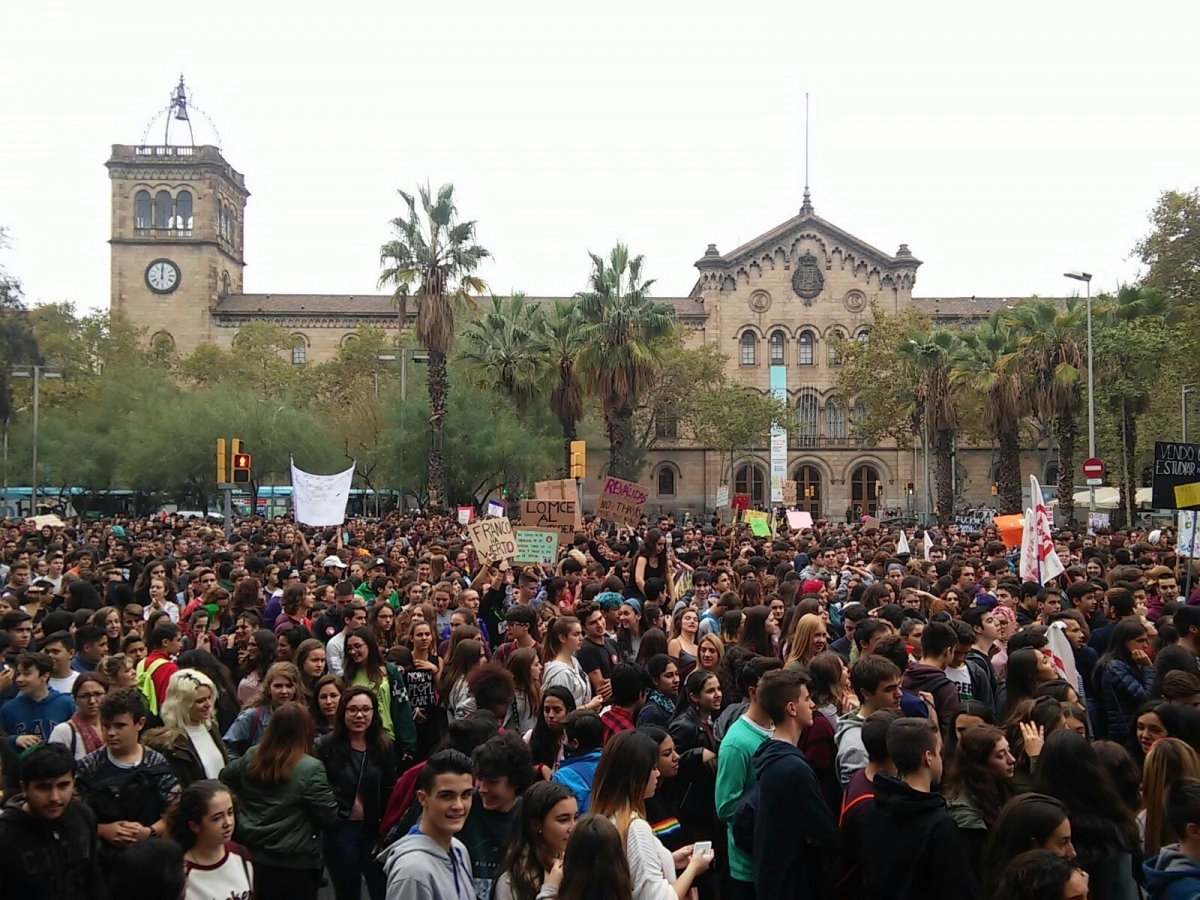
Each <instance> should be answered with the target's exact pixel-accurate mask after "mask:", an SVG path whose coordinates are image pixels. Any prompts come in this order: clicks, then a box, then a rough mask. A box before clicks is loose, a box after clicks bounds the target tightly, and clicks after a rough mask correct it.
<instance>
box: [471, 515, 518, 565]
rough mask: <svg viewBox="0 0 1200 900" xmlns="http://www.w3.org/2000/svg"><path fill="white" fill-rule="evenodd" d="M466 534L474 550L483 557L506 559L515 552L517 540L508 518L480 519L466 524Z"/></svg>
mask: <svg viewBox="0 0 1200 900" xmlns="http://www.w3.org/2000/svg"><path fill="white" fill-rule="evenodd" d="M467 534H468V535H470V537H471V543H472V544H473V545H474V546H475V552H476V553H478V554H479V555H480V556H482V557H483V558H484V559H490V560H497V559H508V558H509V557H511V556H512V555H513V554H514V553H516V552H517V541H516V538H514V537H513V529H512V525H511V524H509V521H508V519H480V520H479V521H478V522H472V523H471V524H470V525H468V526H467Z"/></svg>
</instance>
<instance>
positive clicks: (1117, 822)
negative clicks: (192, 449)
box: [0, 513, 1200, 900]
mask: <svg viewBox="0 0 1200 900" xmlns="http://www.w3.org/2000/svg"><path fill="white" fill-rule="evenodd" d="M900 537H901V533H900V531H899V529H898V528H888V527H887V526H884V527H882V528H881V527H878V526H872V527H868V526H867V525H865V524H863V523H861V522H849V523H841V522H825V521H822V522H818V523H816V525H815V526H814V527H812V528H807V529H804V530H802V531H798V532H797V531H790V530H788V529H787V528H786V526H784V525H780V526H779V530H778V532H777V533H776V534H774V535H772V536H770V537H765V538H764V537H755V536H753V534H752V533H751V530H750V529H749V528H745V527H743V526H742V525H740V524H738V523H736V522H735V523H732V524H731V523H722V522H720V521H717V520H711V521H704V522H694V521H691V520H688V521H684V522H676V521H675V520H674V519H672V518H670V517H663V518H660V519H657V520H654V521H645V520H643V521H642V522H641V523H640V524H638V525H637V526H634V527H629V526H625V525H622V526H619V527H618V526H615V525H611V524H610V523H602V522H598V521H595V520H591V519H585V522H584V527H583V529H582V530H581V531H580V532H578V533H577V534H575V535H574V537H573V539H572V538H571V536H570V535H564V539H563V541H562V542H561V543H562V545H563V546H562V547H561V550H560V554H559V558H558V560H557V562H556V563H555V564H553V565H549V564H547V565H543V566H520V565H515V564H513V563H512V562H511V561H509V560H487V559H481V558H479V557H478V556H477V554H476V552H475V548H473V547H472V546H471V544H470V541H469V540H468V539H467V536H466V531H465V529H464V528H463V527H462V526H460V525H459V524H458V523H457V522H456V521H455V520H454V519H452V518H449V517H443V516H438V515H428V516H424V515H401V514H398V513H393V514H390V515H388V516H385V517H384V518H383V519H380V520H377V521H369V522H368V521H352V522H350V523H348V524H347V525H346V526H344V527H342V528H327V529H314V528H309V527H304V526H301V525H297V524H295V523H292V522H289V521H284V520H281V519H276V520H274V521H268V520H263V519H247V520H244V521H239V522H237V523H236V528H235V530H234V532H233V534H232V535H231V536H230V537H229V538H226V537H225V536H224V534H223V533H222V532H221V531H220V530H219V529H213V528H212V527H210V525H208V524H206V523H203V522H201V521H199V520H196V519H183V518H176V517H172V516H164V517H159V518H154V519H145V520H136V519H116V520H105V521H99V522H87V521H81V522H74V521H73V522H70V523H68V524H66V525H65V526H64V527H62V528H52V527H49V526H47V527H43V528H41V529H37V528H36V527H34V525H33V523H32V522H25V523H21V522H17V523H7V530H6V531H5V533H4V545H3V550H2V554H0V559H2V560H3V561H2V563H0V582H3V584H2V586H0V652H2V653H3V658H4V664H3V667H2V668H0V728H2V730H3V740H2V741H0V771H2V774H3V790H4V796H5V803H4V806H3V809H2V811H0V894H2V895H3V896H12V897H21V898H31V900H42V898H45V900H100V898H105V897H118V896H136V897H138V898H139V900H159V898H162V900H178V898H181V897H183V898H187V900H252V898H253V900H284V898H286V900H314V898H316V897H317V895H318V892H319V891H320V890H321V888H322V886H324V885H328V886H329V887H330V888H332V891H333V893H334V894H335V896H336V898H337V900H359V898H361V897H362V894H363V892H364V891H365V892H366V893H367V895H368V896H369V897H370V898H371V900H384V898H386V900H434V898H437V900H443V898H445V900H449V898H454V900H491V898H495V900H549V898H562V900H671V898H674V900H684V898H689V897H690V898H694V900H717V898H725V900H754V898H760V900H776V898H779V900H789V898H806V900H807V898H813V900H825V898H837V900H859V898H861V900H906V898H914V900H915V898H922V900H924V898H933V900H936V898H943V897H944V898H951V897H953V898H963V900H973V898H979V900H1084V898H1089V897H1090V898H1094V900H1142V898H1150V900H1180V898H1185V897H1186V898H1196V897H1200V755H1198V754H1200V709H1198V708H1197V707H1198V706H1200V664H1198V661H1197V659H1198V655H1200V588H1198V589H1197V590H1196V591H1195V592H1193V593H1192V596H1190V597H1184V596H1183V590H1182V589H1183V588H1184V586H1185V584H1186V583H1187V582H1189V581H1190V580H1191V579H1190V578H1189V577H1188V572H1187V565H1188V561H1187V560H1184V559H1181V558H1179V557H1177V555H1176V553H1175V551H1174V547H1173V543H1172V535H1171V532H1170V530H1169V529H1168V530H1166V531H1165V532H1164V533H1161V534H1157V533H1156V534H1154V535H1153V538H1154V540H1150V539H1149V538H1150V536H1149V535H1147V534H1146V533H1143V532H1140V531H1122V532H1115V533H1107V532H1104V533H1099V534H1095V535H1092V534H1083V533H1073V532H1069V531H1062V532H1059V533H1057V534H1056V535H1055V543H1056V549H1057V551H1058V553H1059V555H1060V557H1061V559H1062V560H1063V562H1064V564H1065V565H1066V571H1065V572H1064V574H1063V575H1062V576H1060V577H1059V578H1058V579H1056V580H1055V581H1054V582H1052V583H1050V584H1046V585H1041V584H1037V583H1032V582H1023V581H1021V579H1020V578H1018V577H1017V575H1016V574H1015V573H1016V568H1017V567H1016V561H1015V560H1014V554H1013V550H1012V548H1010V547H1007V546H1006V545H1005V544H1004V543H1003V542H1002V541H1001V540H1000V539H999V535H998V534H997V533H996V531H995V529H994V528H992V527H991V526H985V527H983V529H982V531H980V532H979V533H965V532H963V531H961V530H960V529H958V528H955V527H954V526H947V527H945V528H936V529H932V530H931V531H930V532H929V534H928V540H926V534H925V532H923V531H922V530H921V529H920V528H916V529H911V528H910V529H908V530H907V532H906V533H904V540H903V541H901V540H900ZM909 546H911V547H916V548H918V553H917V554H916V555H914V556H910V555H909V554H908V553H907V552H905V553H900V552H899V549H907V547H909ZM923 548H928V549H927V550H925V552H924V553H922V552H920V551H921V550H922V549H923ZM926 555H927V557H928V558H925V556H926Z"/></svg>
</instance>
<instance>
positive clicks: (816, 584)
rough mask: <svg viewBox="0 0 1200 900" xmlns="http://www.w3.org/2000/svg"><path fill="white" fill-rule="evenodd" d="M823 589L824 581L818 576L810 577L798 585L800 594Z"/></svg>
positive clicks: (818, 591) (817, 591)
mask: <svg viewBox="0 0 1200 900" xmlns="http://www.w3.org/2000/svg"><path fill="white" fill-rule="evenodd" d="M823 590H825V582H823V581H821V580H820V579H819V578H810V579H808V581H806V582H804V584H803V585H801V587H800V593H801V594H819V593H821V591H823Z"/></svg>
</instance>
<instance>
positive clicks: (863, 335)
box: [854, 328, 871, 344]
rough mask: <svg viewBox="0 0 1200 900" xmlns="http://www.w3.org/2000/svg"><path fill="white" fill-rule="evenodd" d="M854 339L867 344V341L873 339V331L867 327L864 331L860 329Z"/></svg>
mask: <svg viewBox="0 0 1200 900" xmlns="http://www.w3.org/2000/svg"><path fill="white" fill-rule="evenodd" d="M854 339H855V340H856V341H858V342H859V343H860V344H865V343H867V341H869V340H871V332H870V331H868V330H867V329H866V328H864V329H863V330H862V331H860V332H859V333H858V334H856V335H855V336H854Z"/></svg>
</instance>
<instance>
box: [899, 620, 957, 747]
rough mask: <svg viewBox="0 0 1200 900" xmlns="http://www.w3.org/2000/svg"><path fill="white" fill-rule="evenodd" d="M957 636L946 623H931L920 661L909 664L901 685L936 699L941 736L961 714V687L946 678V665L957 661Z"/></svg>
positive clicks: (935, 705)
mask: <svg viewBox="0 0 1200 900" xmlns="http://www.w3.org/2000/svg"><path fill="white" fill-rule="evenodd" d="M957 647H958V635H957V634H956V633H955V631H954V629H953V628H951V627H950V626H949V625H948V624H946V623H945V622H930V623H929V624H928V625H926V626H925V633H924V634H922V635H921V661H920V662H919V663H914V664H913V665H910V666H909V667H908V669H907V670H906V671H905V673H904V680H903V682H902V684H903V686H904V689H905V690H906V691H911V692H912V693H914V694H920V693H921V692H922V691H924V692H927V693H929V694H931V695H932V696H933V706H934V711H935V712H936V713H937V720H938V722H939V723H940V724H941V727H942V732H943V733H942V737H943V738H945V736H946V735H945V732H946V729H947V728H949V726H950V721H951V719H952V718H953V716H954V714H955V713H956V712H958V704H959V700H958V688H956V687H955V686H954V682H953V681H951V680H950V679H949V678H948V677H947V676H946V666H948V665H950V661H951V660H952V659H953V658H954V651H955V649H956V648H957Z"/></svg>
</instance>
